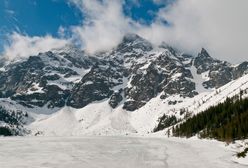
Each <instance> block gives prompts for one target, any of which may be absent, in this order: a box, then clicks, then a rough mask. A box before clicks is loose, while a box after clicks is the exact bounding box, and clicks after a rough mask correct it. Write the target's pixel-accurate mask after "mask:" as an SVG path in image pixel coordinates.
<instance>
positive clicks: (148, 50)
mask: <svg viewBox="0 0 248 168" xmlns="http://www.w3.org/2000/svg"><path fill="white" fill-rule="evenodd" d="M0 65H1V66H0V67H1V68H0V107H1V109H3V111H5V112H0V113H1V114H2V113H4V115H5V116H10V118H13V119H15V120H16V121H17V122H14V123H13V122H12V123H10V122H9V121H8V120H9V119H5V118H8V117H1V118H0V120H1V124H0V125H1V126H2V127H4V128H6V127H8V128H10V130H11V131H12V132H15V134H17V133H16V132H22V133H24V134H26V133H31V134H45V135H51V134H52V135H54V134H55V135H65V134H70V135H71V134H72V135H75V134H117V133H118V134H126V133H137V132H138V133H141V134H145V133H148V132H152V131H153V129H154V128H155V127H156V126H157V125H158V123H159V118H161V117H162V116H163V115H166V116H172V115H173V116H176V118H177V119H183V118H185V117H187V116H189V115H191V114H194V113H197V112H200V111H201V110H204V108H205V107H209V106H211V105H213V104H214V103H216V102H218V101H222V99H225V98H226V97H227V96H229V94H232V93H236V90H239V89H240V87H243V86H245V87H248V86H247V84H244V83H246V81H248V76H247V75H246V74H247V73H248V62H243V63H241V64H239V65H231V64H230V63H228V62H225V61H220V60H217V59H214V58H212V57H211V56H210V55H209V54H208V52H207V51H206V50H205V49H202V50H201V51H200V52H199V54H198V55H197V56H192V55H189V54H184V53H182V52H180V51H178V50H177V49H175V48H173V47H171V46H169V45H167V44H165V43H162V44H161V45H159V46H154V45H153V44H151V43H150V42H149V41H147V40H146V39H143V38H142V37H140V36H138V35H136V34H127V35H126V36H124V37H123V40H122V41H121V42H120V44H118V45H117V47H115V48H114V49H112V50H110V51H105V52H99V53H95V54H88V53H87V52H85V51H81V50H79V49H78V48H76V47H74V46H73V45H67V46H65V47H63V48H60V49H54V50H51V51H48V52H45V53H40V54H38V55H35V56H29V57H27V58H25V59H21V60H12V61H1V64H0ZM235 82H237V84H235V86H233V83H235ZM240 82H242V84H244V85H241V83H240ZM226 85H228V86H229V87H231V86H233V88H232V89H226V88H225V87H226ZM217 92H218V95H222V99H221V100H219V99H218V96H217ZM215 98H216V99H215ZM206 104H207V105H206ZM17 111H18V112H17ZM10 114H11V115H10ZM16 114H18V116H19V117H14V116H16ZM11 116H12V117H11ZM17 126H18V128H20V129H19V130H20V131H16V130H17V129H16V127H17ZM22 133H19V134H22Z"/></svg>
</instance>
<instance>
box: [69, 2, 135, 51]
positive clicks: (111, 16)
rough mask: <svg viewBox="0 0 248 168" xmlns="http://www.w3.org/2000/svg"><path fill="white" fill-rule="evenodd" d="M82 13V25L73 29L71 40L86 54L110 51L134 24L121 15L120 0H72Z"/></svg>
mask: <svg viewBox="0 0 248 168" xmlns="http://www.w3.org/2000/svg"><path fill="white" fill-rule="evenodd" d="M72 2H74V3H75V4H76V5H77V6H78V7H79V8H80V9H81V11H82V12H83V13H84V15H85V20H84V21H83V25H81V26H76V27H73V29H72V31H73V33H74V36H73V38H74V39H76V40H79V41H81V43H82V46H83V47H84V48H85V49H86V50H87V51H88V52H95V51H101V50H106V49H111V48H113V47H114V46H116V45H117V44H118V43H119V42H120V40H121V39H122V37H123V35H124V34H125V33H127V32H130V31H132V30H133V29H134V27H133V26H134V24H135V23H134V22H133V21H132V20H131V19H130V18H128V17H126V16H125V15H124V13H123V8H122V1H121V0H102V1H99V0H72Z"/></svg>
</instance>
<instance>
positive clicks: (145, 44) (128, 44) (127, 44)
mask: <svg viewBox="0 0 248 168" xmlns="http://www.w3.org/2000/svg"><path fill="white" fill-rule="evenodd" d="M152 48H153V47H152V44H151V43H150V42H149V41H147V40H145V39H144V38H142V37H140V36H139V35H137V34H126V35H125V36H124V37H123V40H122V42H121V43H120V44H119V45H118V47H117V51H119V52H122V53H125V52H133V51H135V50H136V51H137V50H142V51H151V50H152Z"/></svg>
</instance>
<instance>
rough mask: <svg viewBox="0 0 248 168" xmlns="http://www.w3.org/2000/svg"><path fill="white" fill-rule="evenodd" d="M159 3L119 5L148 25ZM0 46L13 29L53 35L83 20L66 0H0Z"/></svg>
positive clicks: (128, 1)
mask: <svg viewBox="0 0 248 168" xmlns="http://www.w3.org/2000/svg"><path fill="white" fill-rule="evenodd" d="M161 7H163V5H161V4H160V5H159V4H155V3H154V2H153V1H152V0H143V1H142V3H140V4H139V5H137V4H135V3H134V1H133V0H126V3H125V5H124V6H123V9H124V12H125V14H126V15H127V16H129V17H132V18H133V19H134V20H136V21H139V22H140V23H142V24H150V23H151V22H152V20H153V19H154V17H155V14H156V12H157V11H158V10H159V9H160V8H161ZM0 16H1V17H0V35H1V40H0V48H1V46H2V45H3V43H4V40H5V35H6V34H7V33H11V32H13V31H16V32H19V33H22V34H26V35H29V36H44V35H46V34H50V35H52V36H54V37H57V36H58V35H59V34H58V29H59V27H60V26H63V27H65V28H66V27H71V26H74V25H79V24H80V23H82V22H83V14H82V12H81V11H80V10H79V9H78V8H77V7H76V6H75V5H73V4H72V3H69V1H68V0H1V1H0Z"/></svg>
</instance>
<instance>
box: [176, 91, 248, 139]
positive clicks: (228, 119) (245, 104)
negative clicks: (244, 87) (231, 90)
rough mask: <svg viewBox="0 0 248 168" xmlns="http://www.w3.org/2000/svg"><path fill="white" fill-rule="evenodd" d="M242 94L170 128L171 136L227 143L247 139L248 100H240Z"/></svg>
mask: <svg viewBox="0 0 248 168" xmlns="http://www.w3.org/2000/svg"><path fill="white" fill-rule="evenodd" d="M242 94H243V92H240V95H238V96H234V97H233V98H227V99H226V100H225V102H223V103H220V104H218V105H216V106H213V107H210V108H209V109H207V110H205V111H204V112H202V113H199V114H197V115H194V116H193V117H192V118H189V119H188V120H186V121H185V122H183V123H181V124H179V125H177V126H175V127H172V133H173V135H174V136H178V137H192V136H194V135H199V136H200V137H201V138H215V139H218V140H221V141H227V142H231V141H235V140H238V139H245V138H248V98H245V99H242Z"/></svg>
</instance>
